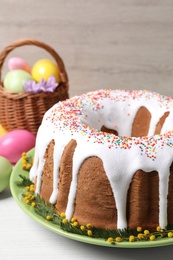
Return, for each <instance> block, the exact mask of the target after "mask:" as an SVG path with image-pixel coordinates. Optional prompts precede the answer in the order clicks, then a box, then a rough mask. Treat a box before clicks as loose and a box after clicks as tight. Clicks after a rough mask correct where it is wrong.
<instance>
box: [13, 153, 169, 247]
mask: <svg viewBox="0 0 173 260" xmlns="http://www.w3.org/2000/svg"><path fill="white" fill-rule="evenodd" d="M34 150H35V148H33V149H31V150H30V151H29V152H27V154H28V155H30V156H33V155H34ZM21 174H22V175H24V176H25V177H28V176H29V172H28V171H26V170H23V169H22V160H21V159H20V160H19V161H18V162H17V163H16V165H15V166H14V168H13V170H12V173H11V177H10V190H11V194H12V196H13V198H14V200H15V201H16V202H17V204H18V206H19V207H20V208H21V209H22V210H23V211H24V212H25V213H26V214H27V215H28V216H29V217H31V218H32V219H33V220H35V221H36V222H37V223H38V224H40V225H41V226H43V227H44V228H46V229H48V230H50V231H52V232H54V233H56V234H58V235H60V236H64V237H66V238H69V239H72V240H76V241H78V242H83V243H87V244H92V245H97V246H105V247H114V248H150V247H161V246H168V245H172V244H173V238H164V239H157V240H155V241H135V242H125V241H123V242H119V243H115V244H111V243H109V242H107V241H106V240H105V239H103V238H92V237H87V236H82V235H79V234H74V233H70V232H67V231H64V230H62V229H61V228H60V227H59V225H57V224H54V223H51V222H50V221H47V220H46V219H44V218H43V217H42V216H40V215H38V214H37V213H36V212H35V211H34V209H33V208H32V207H31V206H29V205H27V204H26V203H24V202H23V201H22V199H21V195H22V192H23V191H24V189H25V188H23V187H19V186H17V184H16V181H19V180H21V179H20V177H19V175H21Z"/></svg>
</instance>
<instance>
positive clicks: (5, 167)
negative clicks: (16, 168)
mask: <svg viewBox="0 0 173 260" xmlns="http://www.w3.org/2000/svg"><path fill="white" fill-rule="evenodd" d="M11 172H12V165H11V163H10V162H9V160H7V159H6V158H4V157H2V156H0V192H2V191H3V190H5V189H6V188H7V187H8V185H9V180H10V175H11Z"/></svg>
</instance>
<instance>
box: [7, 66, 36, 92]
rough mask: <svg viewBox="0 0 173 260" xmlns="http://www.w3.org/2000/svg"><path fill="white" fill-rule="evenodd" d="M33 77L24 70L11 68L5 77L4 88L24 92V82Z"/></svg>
mask: <svg viewBox="0 0 173 260" xmlns="http://www.w3.org/2000/svg"><path fill="white" fill-rule="evenodd" d="M31 79H32V76H31V75H30V74H29V73H27V72H26V71H24V70H11V71H9V72H8V73H7V74H6V76H5V78H4V88H5V89H7V90H8V91H10V92H14V93H18V92H24V90H23V85H24V83H25V82H26V81H28V80H31Z"/></svg>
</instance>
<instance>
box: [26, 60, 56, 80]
mask: <svg viewBox="0 0 173 260" xmlns="http://www.w3.org/2000/svg"><path fill="white" fill-rule="evenodd" d="M31 74H32V77H33V79H34V80H35V81H36V82H39V81H40V80H41V79H44V80H48V78H49V77H50V76H54V77H55V79H56V82H57V83H59V82H60V75H59V69H58V66H57V65H56V64H55V63H54V62H52V61H51V60H46V59H43V60H39V61H37V62H36V63H35V64H34V66H33V68H32V71H31Z"/></svg>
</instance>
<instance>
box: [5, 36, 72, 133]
mask: <svg viewBox="0 0 173 260" xmlns="http://www.w3.org/2000/svg"><path fill="white" fill-rule="evenodd" d="M24 45H35V46H38V47H40V48H43V49H44V50H46V51H47V52H48V53H50V54H51V55H52V57H53V58H54V60H55V61H56V64H57V65H58V68H59V73H60V79H61V81H60V83H59V85H58V87H57V88H56V89H55V91H54V92H52V93H38V94H30V93H26V92H24V93H10V92H9V91H8V90H6V89H5V88H4V87H3V80H2V79H1V72H2V67H3V64H4V61H5V59H6V57H7V55H8V54H9V53H10V52H11V51H13V50H14V49H15V48H17V47H20V46H24ZM68 91H69V84H68V76H67V73H66V69H65V66H64V63H63V61H62V59H61V57H60V56H59V54H58V53H57V52H56V51H55V50H54V49H53V48H52V47H50V46H49V45H47V44H45V43H43V42H40V41H37V40H34V39H21V40H18V41H16V42H13V43H12V44H10V45H9V46H7V47H5V48H4V50H3V51H2V52H1V53H0V124H1V125H2V126H3V127H4V128H5V129H6V130H7V131H12V130H14V129H25V130H28V131H31V132H32V133H34V134H36V133H37V130H38V127H39V126H40V124H41V121H42V118H43V115H44V114H45V112H46V111H47V110H48V109H49V108H51V107H52V106H53V105H54V104H55V103H57V102H59V101H62V100H65V99H68V98H69V93H68Z"/></svg>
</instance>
